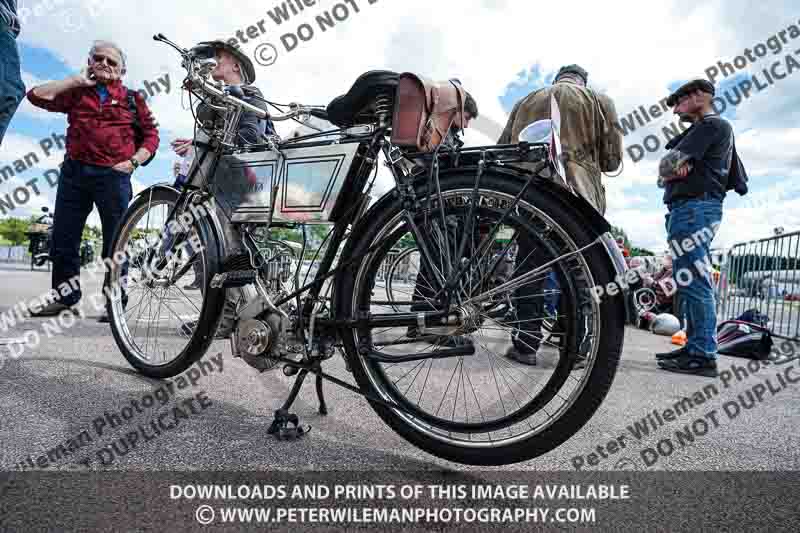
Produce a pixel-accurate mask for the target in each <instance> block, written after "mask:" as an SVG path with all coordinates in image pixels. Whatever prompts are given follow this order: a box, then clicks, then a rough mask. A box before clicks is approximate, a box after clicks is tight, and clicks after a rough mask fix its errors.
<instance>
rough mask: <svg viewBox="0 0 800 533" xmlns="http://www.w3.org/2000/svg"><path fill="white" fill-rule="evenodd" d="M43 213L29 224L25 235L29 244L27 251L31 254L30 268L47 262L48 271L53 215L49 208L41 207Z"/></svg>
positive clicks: (48, 268)
mask: <svg viewBox="0 0 800 533" xmlns="http://www.w3.org/2000/svg"><path fill="white" fill-rule="evenodd" d="M42 212H44V214H43V215H42V216H40V217H39V218H38V219H36V222H34V223H33V224H31V226H30V228H29V229H28V231H27V232H26V233H25V235H26V236H27V237H28V239H29V241H30V244H29V245H28V251H29V252H30V254H31V270H34V269H35V267H41V266H44V265H45V263H46V264H47V271H48V272H49V271H50V243H51V242H52V238H53V215H52V213H50V209H49V208H47V207H42Z"/></svg>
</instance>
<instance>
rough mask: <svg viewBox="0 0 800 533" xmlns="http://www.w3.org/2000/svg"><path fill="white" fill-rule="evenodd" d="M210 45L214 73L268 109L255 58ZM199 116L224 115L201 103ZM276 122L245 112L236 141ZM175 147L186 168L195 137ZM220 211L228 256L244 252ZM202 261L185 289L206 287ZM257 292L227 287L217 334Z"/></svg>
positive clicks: (269, 131)
mask: <svg viewBox="0 0 800 533" xmlns="http://www.w3.org/2000/svg"><path fill="white" fill-rule="evenodd" d="M201 45H208V46H210V47H212V48H213V49H214V51H215V59H216V61H217V64H216V66H215V67H214V69H213V70H212V71H211V77H212V78H213V79H214V80H215V81H218V82H222V83H224V84H225V85H228V86H231V87H235V88H238V89H241V92H242V96H241V97H240V98H241V99H242V100H244V101H245V102H247V103H249V104H251V105H253V106H255V107H258V108H260V109H263V110H264V111H266V110H267V104H266V102H265V101H264V98H263V95H262V93H261V91H260V90H259V89H258V87H256V86H255V85H253V83H254V82H255V79H256V72H255V68H254V66H253V62H252V61H251V60H250V58H249V57H248V56H247V54H245V53H244V52H242V50H241V49H240V48H239V46H238V45H232V44H230V43H228V42H227V41H224V40H215V41H205V42H202V43H199V44H198V46H201ZM197 118H198V120H200V121H201V122H203V123H206V124H213V123H216V124H220V121H221V117H220V116H219V114H218V113H217V112H216V111H214V110H212V109H211V108H209V107H208V106H206V105H205V104H200V105H199V106H198V108H197ZM274 135H276V133H275V126H274V124H273V123H272V120H270V119H269V118H267V119H262V118H260V117H259V116H258V115H256V114H255V113H252V112H244V113H242V117H241V119H240V121H239V131H238V136H237V138H236V141H235V142H236V144H237V145H240V146H242V145H246V144H257V143H263V142H265V140H266V136H274ZM171 146H172V149H173V151H174V152H175V153H176V154H177V155H178V156H180V157H182V158H184V161H183V162H182V163H183V164H182V167H183V168H185V169H187V170H186V172H187V173H188V168H189V167H190V165H189V164H188V163H189V162H190V161H191V160H192V158H193V157H194V153H195V150H194V139H186V138H179V139H175V140H174V141H172V143H171ZM185 179H186V176H184V175H182V173H181V171H180V170H179V172H178V174H177V175H176V183H175V185H176V187H182V186H183V184H184V180H185ZM217 214H218V216H219V218H220V220H221V221H223V225H224V231H225V242H226V249H227V250H228V257H230V256H232V255H235V254H238V253H242V251H243V248H242V244H241V236H240V235H239V234H238V231H237V230H236V229H235V228H233V226H231V224H227V223H225V222H226V221H227V217H226V216H225V214H224V213H223V212H222V210H221V208H220V207H217ZM199 267H200V264H199V262H197V263H195V265H194V272H195V279H194V281H193V282H192V283H191V284H190V285H187V286H186V287H185V289H188V290H192V289H201V290H202V289H203V288H204V287H203V285H202V284H203V280H202V276H201V275H200V274H201V270H200V269H199ZM255 295H256V293H255V288H254V287H252V286H248V287H241V288H238V289H228V290H227V291H226V298H225V306H224V307H223V313H222V320H220V324H219V327H218V328H217V331H216V332H215V335H216V337H217V338H229V337H230V335H231V333H232V331H233V324H234V322H235V316H236V309H237V307H238V305H239V303H241V302H244V301H248V300H250V299H252V298H254V297H255ZM196 325H197V321H196V320H192V321H190V322H188V323H185V324H183V325H182V326H181V330H182V331H183V333H185V334H187V335H191V334H192V332H193V331H194V328H195V326H196Z"/></svg>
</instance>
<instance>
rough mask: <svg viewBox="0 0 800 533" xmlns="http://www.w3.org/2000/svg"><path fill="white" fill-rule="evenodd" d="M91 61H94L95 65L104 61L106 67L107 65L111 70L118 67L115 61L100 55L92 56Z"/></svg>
mask: <svg viewBox="0 0 800 533" xmlns="http://www.w3.org/2000/svg"><path fill="white" fill-rule="evenodd" d="M92 61H94V62H95V63H103V62H104V61H105V63H106V65H108V66H109V67H111V68H116V67H117V66H118V65H119V63H118V62H117V61H116V60H114V59H111V58H110V57H108V56H103V55H100V54H95V55H93V56H92Z"/></svg>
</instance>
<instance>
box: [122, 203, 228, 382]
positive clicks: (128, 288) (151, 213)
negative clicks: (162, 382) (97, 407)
mask: <svg viewBox="0 0 800 533" xmlns="http://www.w3.org/2000/svg"><path fill="white" fill-rule="evenodd" d="M177 199H178V196H177V195H176V194H175V193H173V192H171V191H168V190H164V189H154V190H152V191H150V192H148V193H145V194H142V195H140V196H139V197H138V198H137V199H136V200H135V201H134V202H133V203H132V204H131V206H130V207H129V208H128V210H127V211H126V213H125V216H124V218H123V220H122V222H121V223H120V226H119V229H118V230H117V234H116V236H115V239H114V243H113V245H112V257H115V254H116V258H117V259H116V260H115V261H114V264H113V266H112V270H111V272H110V273H109V274H108V277H107V283H108V284H109V285H110V287H112V288H113V289H114V290H113V291H112V293H111V294H112V297H111V298H110V299H109V302H108V305H107V311H108V314H109V319H110V323H111V330H112V332H113V333H114V339H115V340H116V342H117V345H118V346H119V348H120V350H121V351H122V354H123V355H124V356H125V358H126V359H127V360H128V362H130V363H131V365H133V366H134V367H135V368H136V369H138V370H139V371H140V372H141V373H142V374H145V375H147V376H150V377H156V378H165V377H170V376H174V375H176V374H179V373H181V372H183V371H184V370H186V369H187V368H188V367H189V366H191V365H192V364H193V363H194V362H195V361H197V360H198V359H200V358H201V357H202V356H203V354H204V353H205V351H206V350H207V349H208V346H209V344H210V343H211V341H212V340H213V336H214V332H215V330H216V325H217V323H218V321H219V318H220V316H221V311H222V305H223V301H224V290H221V289H212V288H210V286H209V282H210V280H211V279H212V278H213V276H214V275H215V274H216V273H217V271H218V270H217V269H218V268H219V249H218V244H217V243H218V241H217V239H216V236H215V234H214V232H213V230H211V228H210V226H209V225H208V223H207V222H206V221H205V220H204V219H203V218H201V217H197V220H195V221H194V222H193V223H192V225H191V230H190V231H189V236H190V237H191V239H189V240H186V241H184V243H183V244H180V242H179V241H180V239H178V238H177V236H178V235H179V232H173V231H170V230H171V229H177V227H176V226H174V225H167V220H168V216H169V213H170V211H171V209H172V208H173V206H174V205H175V203H176V201H177ZM192 240H193V241H194V243H195V244H194V245H191V241H192ZM176 241H177V242H176ZM122 258H124V259H123V260H120V259H122ZM165 258H166V260H165ZM118 288H121V290H120V289H118Z"/></svg>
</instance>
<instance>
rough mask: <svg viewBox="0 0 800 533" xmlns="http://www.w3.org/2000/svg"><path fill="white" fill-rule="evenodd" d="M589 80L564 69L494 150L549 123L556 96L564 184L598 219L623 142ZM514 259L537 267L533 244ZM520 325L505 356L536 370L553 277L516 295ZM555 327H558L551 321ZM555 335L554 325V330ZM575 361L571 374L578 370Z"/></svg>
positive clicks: (513, 119)
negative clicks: (608, 176)
mask: <svg viewBox="0 0 800 533" xmlns="http://www.w3.org/2000/svg"><path fill="white" fill-rule="evenodd" d="M587 79H588V74H587V72H586V71H585V70H583V69H582V68H581V67H579V66H578V65H568V66H565V67H562V68H561V69H560V70H559V71H558V74H556V78H555V81H554V82H553V85H551V86H550V87H545V88H542V89H538V90H536V91H534V92H532V93H531V94H529V95H528V96H526V97H525V98H523V99H522V100H520V101H519V102H517V104H516V105H515V106H514V109H513V110H512V111H511V116H510V117H509V119H508V123H507V124H506V127H505V130H504V131H503V134H502V136H501V137H500V139H499V140H498V144H513V143H516V142H518V137H519V134H520V132H521V131H522V130H523V129H525V127H526V126H528V125H530V124H532V123H534V122H536V121H537V120H543V119H548V118H551V117H550V97H551V95H553V96H555V100H556V102H557V103H558V107H559V111H560V114H561V135H560V140H561V147H562V152H563V161H562V162H563V164H564V169H565V172H566V176H565V178H566V180H567V183H569V185H570V186H571V187H572V188H573V189H574V190H575V192H577V193H578V194H580V195H581V196H583V197H584V198H586V199H587V200H588V201H589V203H591V204H592V205H593V206H594V208H595V209H597V211H598V212H600V214H601V215H604V214H605V211H606V194H605V188H604V187H603V184H602V183H601V181H600V178H601V176H602V173H603V172H612V171H614V170H616V169H617V168H618V167H619V165H620V162H621V161H622V136H621V135H620V134H619V132H618V131H617V130H616V129H614V123H615V122H616V121H617V112H616V110H615V109H614V103H613V102H612V101H611V99H610V98H608V97H607V96H605V95H602V94H596V93H595V92H594V91H593V90H591V89H589V88H588V87H586V82H587ZM518 244H519V251H518V257H524V258H526V259H525V260H524V263H523V264H521V265H517V269H518V270H519V271H520V272H525V271H529V270H532V269H534V268H536V267H538V266H539V263H538V262H537V258H536V257H535V255H536V254H531V253H530V252H529V250H532V249H533V248H534V244H533V243H531V242H527V240H523V239H520V242H519V243H518ZM517 296H518V304H517V309H516V312H517V319H518V322H517V323H518V324H527V326H526V327H524V328H522V327H520V328H519V329H518V330H515V332H514V335H513V337H512V342H513V346H512V347H511V348H509V350H508V352H507V353H506V355H507V356H508V357H510V358H512V359H514V360H516V361H519V362H520V363H524V364H528V365H535V364H536V352H537V351H538V350H539V345H540V344H541V342H542V335H541V323H542V319H543V317H544V316H545V300H548V307H550V308H551V309H550V312H549V313H548V314H550V315H551V316H552V315H553V314H555V315H556V316H555V317H553V318H556V317H557V311H556V310H555V308H554V307H555V306H554V305H553V303H554V302H553V300H557V299H558V282H557V279H556V278H555V276H554V275H553V274H552V273H551V274H550V276H549V277H548V279H547V281H546V282H545V281H544V280H543V281H541V282H532V283H529V284H527V285H526V286H524V287H521V288H520V289H518V290H517ZM554 322H556V321H555V320H554ZM553 328H554V329H556V331H554V333H556V334H557V329H560V328H559V327H558V324H557V323H556V325H554V326H553ZM583 366H584V362H583V361H578V362H577V363H576V364H575V366H574V367H573V368H576V369H577V368H582V367H583Z"/></svg>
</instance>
